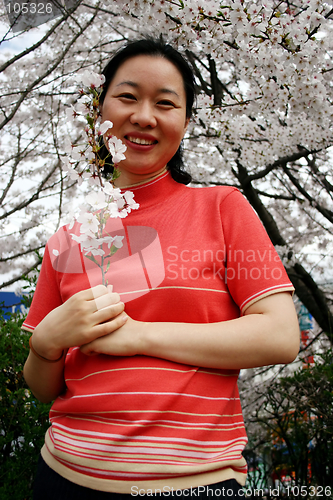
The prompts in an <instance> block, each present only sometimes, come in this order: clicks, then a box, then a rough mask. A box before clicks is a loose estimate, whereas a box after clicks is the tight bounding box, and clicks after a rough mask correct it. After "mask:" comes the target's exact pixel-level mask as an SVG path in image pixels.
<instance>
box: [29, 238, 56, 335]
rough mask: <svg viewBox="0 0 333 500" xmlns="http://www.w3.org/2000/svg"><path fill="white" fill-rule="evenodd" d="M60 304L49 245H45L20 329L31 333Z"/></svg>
mask: <svg viewBox="0 0 333 500" xmlns="http://www.w3.org/2000/svg"><path fill="white" fill-rule="evenodd" d="M61 304H62V300H61V296H60V292H59V287H58V283H57V279H56V272H55V270H54V268H53V266H52V262H51V259H50V253H49V245H48V244H47V245H46V247H45V252H44V257H43V262H42V267H41V271H40V274H39V277H38V281H37V286H36V290H35V293H34V296H33V299H32V303H31V307H30V309H29V312H28V315H27V317H26V319H25V321H24V322H23V325H22V329H23V330H27V331H30V332H33V330H34V329H35V328H36V326H37V325H38V324H39V323H40V322H41V321H42V319H44V317H45V316H46V315H47V314H48V313H49V312H51V311H52V310H53V309H55V308H56V307H58V306H60V305H61Z"/></svg>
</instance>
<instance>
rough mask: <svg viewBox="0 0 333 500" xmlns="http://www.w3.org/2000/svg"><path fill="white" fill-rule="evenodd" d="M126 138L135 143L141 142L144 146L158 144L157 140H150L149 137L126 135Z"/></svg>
mask: <svg viewBox="0 0 333 500" xmlns="http://www.w3.org/2000/svg"><path fill="white" fill-rule="evenodd" d="M125 138H126V139H127V140H128V141H130V142H133V143H134V144H141V145H142V146H151V145H152V144H157V141H149V140H148V139H141V138H139V137H131V136H125Z"/></svg>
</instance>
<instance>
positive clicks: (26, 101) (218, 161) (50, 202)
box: [0, 0, 333, 340]
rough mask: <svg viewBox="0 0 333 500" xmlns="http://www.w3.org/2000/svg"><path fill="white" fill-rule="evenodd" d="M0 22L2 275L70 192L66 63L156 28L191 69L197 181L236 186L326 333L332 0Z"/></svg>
mask: <svg viewBox="0 0 333 500" xmlns="http://www.w3.org/2000/svg"><path fill="white" fill-rule="evenodd" d="M1 20H2V22H3V24H2V39H1V44H0V74H1V76H0V84H1V92H0V94H1V96H2V97H1V101H0V129H1V144H0V150H1V154H0V165H1V170H0V174H1V177H0V179H1V194H0V200H1V212H0V218H1V221H2V224H3V225H2V230H1V240H0V241H1V259H0V266H1V272H2V273H3V274H4V275H5V279H4V281H3V284H2V286H3V287H4V286H8V285H9V284H11V283H14V282H15V281H18V280H19V279H20V277H21V276H22V274H23V273H24V272H26V271H28V270H29V269H33V268H34V266H35V265H36V262H37V259H35V252H36V251H39V250H40V249H42V248H43V246H44V245H45V242H46V240H47V238H48V237H49V236H50V235H51V234H52V233H53V232H54V230H55V229H57V227H59V225H60V224H62V222H63V216H64V215H65V214H66V213H67V212H68V211H69V210H70V209H71V208H72V205H71V203H72V200H73V199H75V198H76V197H77V196H78V194H77V187H76V184H75V183H74V180H73V176H68V175H67V174H66V172H65V171H64V167H63V165H64V164H63V161H62V159H63V158H64V157H65V155H66V147H65V146H66V138H68V137H71V139H72V140H73V142H75V143H77V142H79V140H80V137H83V130H82V129H81V128H80V126H79V125H75V124H74V123H72V122H71V121H70V120H68V116H67V114H66V112H65V111H66V108H67V109H69V108H70V105H71V104H74V101H75V98H76V97H75V95H76V94H75V89H74V86H73V75H75V74H76V73H77V72H78V71H82V70H86V69H93V70H94V71H96V72H100V71H101V69H102V68H103V67H104V65H105V63H106V62H107V60H108V59H109V58H110V56H111V55H112V53H113V52H114V51H115V50H116V49H117V48H118V47H119V46H120V45H121V44H123V43H124V42H125V41H126V40H127V39H129V38H136V37H138V36H140V35H142V34H146V33H149V34H152V35H155V36H160V35H162V36H163V37H164V38H165V39H166V40H168V41H170V42H171V43H173V44H174V45H175V46H176V47H178V48H179V49H180V50H181V51H183V53H184V54H185V55H186V56H187V58H188V59H189V61H190V63H191V65H192V66H193V69H194V72H195V75H196V82H197V87H198V91H199V97H198V100H197V103H196V110H195V117H194V120H193V121H192V124H191V125H190V127H189V129H188V134H187V136H186V138H185V142H184V150H185V156H186V164H187V166H188V169H189V170H190V171H191V173H192V175H193V179H194V183H197V184H201V185H207V184H228V185H234V186H236V187H238V188H239V189H241V190H242V192H243V193H244V195H245V196H246V197H247V198H248V200H249V201H250V203H251V204H252V206H253V208H254V209H255V210H256V212H257V213H258V215H259V217H260V219H261V220H262V222H263V224H264V226H265V227H266V230H267V231H268V233H269V235H270V237H271V239H272V241H273V243H274V245H275V246H276V247H277V249H278V251H279V253H280V255H281V257H282V259H283V261H284V263H285V266H286V268H287V271H288V273H289V276H290V278H291V280H292V281H293V283H294V284H295V288H296V293H297V295H298V296H299V297H300V299H301V300H302V302H303V303H304V304H305V305H306V307H307V308H308V310H309V311H310V312H311V313H312V314H313V316H314V317H315V318H316V320H317V322H318V324H319V325H320V327H321V328H322V329H323V330H325V331H326V332H327V334H328V335H329V336H330V338H331V339H332V340H333V332H332V329H333V326H332V325H333V316H332V312H331V310H330V306H331V302H330V297H329V296H328V295H327V294H325V293H324V292H323V291H322V290H321V288H320V286H319V285H318V283H320V282H321V281H322V280H323V279H324V278H325V277H327V273H328V271H329V270H332V250H331V248H332V228H333V225H332V223H333V208H332V206H333V205H332V200H333V175H332V166H331V165H332V160H330V147H331V146H332V144H333V131H332V118H333V113H332V99H333V93H332V74H333V60H332V56H333V36H332V31H333V30H332V28H333V21H332V20H333V3H332V2H330V1H328V2H325V1H324V2H323V1H319V0H247V1H246V0H225V1H222V2H219V1H218V0H205V1H201V0H143V1H139V0H126V1H125V0H117V1H115V0H105V1H103V2H98V1H95V0H88V2H84V3H83V2H81V1H78V2H77V4H76V6H74V7H72V8H70V9H69V10H66V9H65V8H64V9H63V13H62V16H60V17H57V18H56V19H54V20H53V21H49V22H48V23H47V24H44V25H42V26H41V27H40V28H38V29H36V28H35V29H32V30H30V31H28V32H27V34H26V35H25V34H20V33H13V32H12V31H10V29H9V26H8V23H7V25H6V24H5V23H6V22H7V18H6V14H5V11H3V14H2V18H1ZM24 37H25V40H28V42H27V43H25V46H24V48H23V49H22V50H17V49H16V50H13V49H12V47H15V44H19V42H20V40H21V39H23V38H24ZM29 37H31V38H29ZM30 39H31V40H34V41H31V42H29V40H30ZM9 42H10V43H9Z"/></svg>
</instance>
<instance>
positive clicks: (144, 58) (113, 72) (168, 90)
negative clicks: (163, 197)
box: [100, 37, 195, 184]
mask: <svg viewBox="0 0 333 500" xmlns="http://www.w3.org/2000/svg"><path fill="white" fill-rule="evenodd" d="M135 58H138V60H137V61H136V62H135V61H134V59H135ZM129 61H131V63H132V62H133V63H134V64H135V66H132V64H131V63H130V62H129ZM146 62H147V64H148V66H147V67H146ZM124 67H125V68H124ZM119 69H120V70H121V74H119V72H118V70H119ZM137 69H138V70H139V71H138V72H137V71H136V70H137ZM146 69H147V72H146ZM148 70H149V74H148ZM160 70H162V73H160ZM103 74H104V76H105V79H106V81H105V85H104V91H103V93H102V95H101V98H100V102H101V103H102V104H103V106H102V110H103V120H106V119H107V114H106V112H107V109H108V104H107V102H106V103H105V106H104V100H105V101H107V100H108V99H109V98H110V97H111V95H110V86H111V87H113V88H115V90H116V94H115V96H118V98H119V99H122V101H123V103H126V101H127V102H128V101H134V102H137V97H139V98H140V95H139V93H140V94H142V96H141V99H140V105H142V104H143V101H142V99H143V97H144V95H143V94H144V93H145V92H146V104H148V100H149V99H148V97H149V94H153V89H152V88H151V87H152V84H154V85H155V88H154V92H155V95H154V96H152V95H151V97H152V98H153V100H152V101H151V104H152V105H153V107H152V108H151V109H149V107H148V108H147V110H146V111H148V112H152V111H153V109H154V108H156V111H157V110H159V111H160V114H159V116H160V119H161V125H162V124H163V121H165V120H166V119H168V120H170V119H171V118H172V117H176V113H167V111H171V110H172V109H173V108H174V109H179V106H180V108H181V110H180V112H178V113H177V115H178V117H179V116H180V115H181V114H182V108H183V106H185V116H184V117H183V118H181V122H180V124H179V125H180V127H181V129H183V130H182V131H181V133H180V136H181V137H180V139H177V141H176V142H175V144H173V147H172V149H171V150H170V152H171V153H172V154H171V155H168V156H169V159H168V161H167V164H168V170H169V171H170V172H171V176H172V177H173V179H175V180H176V181H177V182H180V183H183V184H188V183H189V182H190V181H191V176H190V174H188V173H187V172H185V171H184V168H183V158H182V149H181V139H182V136H183V135H184V133H185V131H186V127H187V124H188V122H189V120H190V118H191V116H192V108H193V103H194V97H195V83H194V77H193V73H192V71H191V69H190V67H189V65H188V64H187V62H186V61H185V59H184V58H183V57H182V56H181V54H180V53H179V52H178V51H176V50H175V49H173V47H171V46H170V45H167V44H165V43H163V42H159V41H156V40H152V39H150V38H148V37H147V38H145V39H142V40H140V41H138V42H137V43H131V44H128V45H127V46H126V47H125V48H123V49H122V50H120V51H119V52H118V53H116V54H115V56H114V57H113V58H112V59H111V61H110V62H109V64H108V65H107V66H106V67H105V69H104V71H103ZM133 75H135V78H134V77H133ZM162 75H164V76H165V77H166V79H164V78H162ZM174 78H175V79H174ZM115 79H117V85H115V84H114V81H115ZM147 90H148V93H147ZM136 94H138V95H136ZM115 96H114V97H115ZM132 104H134V103H133V102H132ZM137 104H139V103H138V102H137ZM136 107H137V109H138V106H136ZM132 108H134V106H133V107H132ZM142 111H143V112H145V109H144V108H143V109H142ZM163 111H164V112H165V113H163ZM155 118H157V117H155ZM146 119H147V118H146ZM141 120H142V118H141ZM142 124H143V125H144V123H143V122H142V121H141V125H140V124H136V125H135V126H134V129H133V126H132V127H131V128H130V130H129V131H132V132H133V133H134V135H133V134H132V135H131V139H132V140H131V141H130V142H131V143H132V144H134V143H140V144H142V143H143V141H148V143H149V142H151V141H153V142H157V138H156V137H155V135H154V134H153V133H152V129H151V127H150V126H149V125H148V127H146V128H145V130H144V131H142V130H141V128H142ZM157 125H159V123H158V124H157ZM153 128H155V127H153ZM113 131H114V130H113ZM115 135H117V134H116V133H115ZM133 139H134V140H133ZM124 142H126V141H124ZM177 142H178V146H177V149H176V151H174V148H175V145H176V144H177ZM126 144H127V143H126ZM132 144H131V145H128V144H127V145H128V146H132ZM147 145H149V144H147ZM132 149H133V146H132ZM153 149H154V148H153ZM142 151H143V150H142ZM105 156H107V155H105ZM122 166H123V165H122ZM164 166H166V165H164Z"/></svg>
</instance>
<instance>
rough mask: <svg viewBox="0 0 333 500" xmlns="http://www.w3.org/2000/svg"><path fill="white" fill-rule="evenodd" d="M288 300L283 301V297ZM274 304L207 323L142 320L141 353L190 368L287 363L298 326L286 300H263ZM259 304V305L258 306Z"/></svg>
mask: <svg viewBox="0 0 333 500" xmlns="http://www.w3.org/2000/svg"><path fill="white" fill-rule="evenodd" d="M288 299H289V300H288ZM272 300H275V301H278V302H279V303H280V306H281V309H280V310H279V309H277V310H278V311H279V312H278V313H276V312H274V313H270V312H269V308H268V309H267V312H266V310H265V307H264V308H263V311H264V312H263V313H258V312H256V310H257V309H258V310H260V309H259V308H258V307H256V305H254V306H253V307H252V310H251V314H247V315H245V316H243V317H240V318H237V319H234V320H231V321H225V322H221V323H210V324H191V323H146V324H145V326H142V329H141V335H140V341H141V344H140V350H141V351H142V353H143V354H146V355H149V356H154V357H161V358H164V359H169V360H171V361H175V362H180V363H185V364H189V365H194V366H202V367H210V368H225V369H241V368H253V367H257V366H265V365H271V364H280V363H282V364H285V363H290V362H291V361H293V360H294V359H295V357H296V356H297V353H298V350H299V328H298V322H297V316H296V314H295V311H294V306H293V304H292V301H291V298H290V297H287V296H284V295H283V294H281V296H280V297H274V298H273V297H272V298H270V297H267V298H266V299H263V301H265V302H264V306H267V304H268V305H269V306H270V303H271V302H272ZM261 308H262V304H261Z"/></svg>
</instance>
